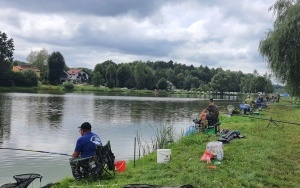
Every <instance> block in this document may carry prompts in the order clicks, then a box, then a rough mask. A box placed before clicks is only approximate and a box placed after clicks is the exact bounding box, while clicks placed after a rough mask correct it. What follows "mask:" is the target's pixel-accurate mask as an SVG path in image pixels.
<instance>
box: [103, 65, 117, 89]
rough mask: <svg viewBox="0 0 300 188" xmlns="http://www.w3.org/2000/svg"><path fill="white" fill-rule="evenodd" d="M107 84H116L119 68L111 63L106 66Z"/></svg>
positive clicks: (109, 85)
mask: <svg viewBox="0 0 300 188" xmlns="http://www.w3.org/2000/svg"><path fill="white" fill-rule="evenodd" d="M105 77H106V85H107V87H109V88H113V87H115V86H116V78H117V69H116V67H115V65H114V64H109V65H108V66H107V68H106V75H105Z"/></svg>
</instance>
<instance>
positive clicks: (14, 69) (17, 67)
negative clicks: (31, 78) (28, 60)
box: [12, 66, 41, 78]
mask: <svg viewBox="0 0 300 188" xmlns="http://www.w3.org/2000/svg"><path fill="white" fill-rule="evenodd" d="M27 69H31V70H33V71H34V72H35V74H36V76H37V77H38V78H40V77H41V71H40V69H38V68H36V67H30V66H13V69H12V70H13V71H14V72H22V71H24V70H27Z"/></svg>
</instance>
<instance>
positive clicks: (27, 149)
mask: <svg viewBox="0 0 300 188" xmlns="http://www.w3.org/2000/svg"><path fill="white" fill-rule="evenodd" d="M0 149H9V150H19V151H31V152H38V153H48V154H55V155H65V156H71V155H69V154H66V153H57V152H50V151H39V150H30V149H19V148H0Z"/></svg>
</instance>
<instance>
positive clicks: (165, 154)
mask: <svg viewBox="0 0 300 188" xmlns="http://www.w3.org/2000/svg"><path fill="white" fill-rule="evenodd" d="M156 151H157V163H167V162H169V161H170V158H171V149H157V150H156Z"/></svg>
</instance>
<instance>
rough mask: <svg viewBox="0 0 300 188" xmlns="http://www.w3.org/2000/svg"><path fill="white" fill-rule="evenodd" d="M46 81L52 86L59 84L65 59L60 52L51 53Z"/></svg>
mask: <svg viewBox="0 0 300 188" xmlns="http://www.w3.org/2000/svg"><path fill="white" fill-rule="evenodd" d="M48 66H49V72H48V81H49V83H50V84H52V85H57V84H60V78H61V75H62V73H63V70H64V67H65V59H64V57H63V55H62V54H61V53H60V52H53V53H52V54H51V55H50V56H49V59H48Z"/></svg>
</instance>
